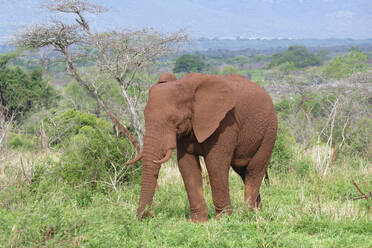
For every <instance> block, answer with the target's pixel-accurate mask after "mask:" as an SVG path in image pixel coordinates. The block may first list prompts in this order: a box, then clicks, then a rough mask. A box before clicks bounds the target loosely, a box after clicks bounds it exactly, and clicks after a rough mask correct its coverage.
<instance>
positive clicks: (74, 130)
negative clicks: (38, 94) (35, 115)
mask: <svg viewBox="0 0 372 248" xmlns="http://www.w3.org/2000/svg"><path fill="white" fill-rule="evenodd" d="M44 122H45V130H46V135H47V136H48V137H49V139H50V141H51V142H50V145H51V146H55V145H61V144H67V143H68V142H69V140H70V139H71V137H73V136H75V135H77V134H78V133H79V132H80V129H81V128H82V127H85V126H89V127H93V128H97V129H101V130H106V131H112V130H113V129H112V124H111V123H110V122H108V121H105V120H103V119H100V118H97V117H96V116H94V115H92V114H88V113H83V112H80V111H75V110H68V111H66V112H64V113H62V114H60V115H57V116H55V117H54V118H51V119H45V120H44Z"/></svg>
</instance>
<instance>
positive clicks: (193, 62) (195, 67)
mask: <svg viewBox="0 0 372 248" xmlns="http://www.w3.org/2000/svg"><path fill="white" fill-rule="evenodd" d="M204 67H205V63H204V61H203V59H202V57H201V56H200V55H191V54H184V55H182V56H181V57H179V58H178V59H177V60H176V64H175V65H174V68H173V72H174V73H178V72H201V71H202V70H203V69H204Z"/></svg>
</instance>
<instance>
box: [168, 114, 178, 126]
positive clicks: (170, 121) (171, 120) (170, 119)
mask: <svg viewBox="0 0 372 248" xmlns="http://www.w3.org/2000/svg"><path fill="white" fill-rule="evenodd" d="M168 121H169V123H171V124H172V125H176V124H177V117H176V116H175V115H171V116H169V118H168Z"/></svg>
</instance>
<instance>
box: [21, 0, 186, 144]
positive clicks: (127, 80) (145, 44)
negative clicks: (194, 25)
mask: <svg viewBox="0 0 372 248" xmlns="http://www.w3.org/2000/svg"><path fill="white" fill-rule="evenodd" d="M43 7H44V8H46V9H47V10H49V11H51V12H57V13H67V14H72V15H74V16H75V21H76V23H75V24H66V23H64V22H62V21H61V20H56V19H53V20H51V21H49V22H48V23H46V24H43V25H38V24H34V25H31V26H28V27H27V28H25V29H23V30H21V31H19V32H17V33H16V34H15V36H14V41H15V44H16V45H17V46H20V47H29V48H42V47H47V46H51V47H53V48H54V49H55V50H57V51H58V52H60V53H61V54H62V55H63V56H64V58H65V59H66V64H67V68H68V70H69V72H70V73H71V75H72V76H73V77H74V78H75V80H76V81H77V83H79V85H80V86H82V87H83V88H84V89H85V90H87V91H88V92H89V94H90V95H92V96H93V97H94V98H95V99H96V100H97V102H98V104H99V105H100V106H101V107H102V108H103V109H104V110H105V112H106V113H107V115H108V116H109V117H110V119H111V120H112V122H113V123H114V124H115V126H117V127H118V129H119V130H120V131H121V132H122V133H123V134H124V135H125V136H126V137H127V138H128V139H129V140H130V141H131V143H132V144H133V145H134V146H135V147H136V150H137V151H139V150H140V147H141V146H142V136H143V127H142V126H141V123H140V115H139V112H138V108H137V106H136V103H137V99H136V98H137V97H138V94H130V92H129V91H128V88H129V87H130V86H133V84H134V83H135V82H136V80H135V79H136V75H137V74H138V72H140V71H141V70H143V69H144V68H145V67H146V66H149V65H150V64H152V63H153V62H155V61H156V60H157V59H159V58H160V57H163V56H165V55H167V54H169V53H171V52H173V51H174V50H175V49H177V48H178V46H177V45H179V44H182V42H183V41H186V40H187V36H186V35H185V33H184V32H183V31H182V30H181V31H179V32H177V33H173V34H162V33H159V32H156V31H154V30H152V29H141V30H134V31H130V30H127V29H122V30H119V31H117V30H116V31H106V32H104V33H96V32H93V31H92V29H91V28H90V25H89V23H88V22H87V20H86V18H85V16H84V15H85V14H88V13H89V14H94V15H98V14H101V13H104V12H107V11H108V9H106V8H104V7H102V6H99V5H96V4H93V3H92V2H91V1H89V0H50V1H49V3H47V4H46V5H44V6H43ZM83 46H85V47H89V48H90V49H85V50H83V49H79V48H82V47H83ZM82 50H83V51H84V52H82ZM82 56H83V57H84V58H85V59H88V61H89V62H90V63H92V64H93V65H95V66H96V68H97V70H98V71H97V74H99V75H100V76H97V77H96V78H93V79H92V77H91V75H90V76H88V75H86V74H84V71H83V70H81V69H80V68H78V66H77V65H76V61H77V60H78V59H81V57H82ZM90 74H91V73H90ZM102 77H104V79H102ZM110 79H114V80H115V81H116V82H117V83H118V84H119V86H120V89H121V93H122V96H123V97H124V99H125V102H126V104H127V108H128V110H129V113H130V122H131V126H132V127H133V128H134V130H135V133H136V136H137V137H134V136H133V135H132V134H131V133H130V132H129V131H128V129H127V128H126V127H125V126H124V125H123V124H122V123H121V120H120V119H121V118H119V117H118V116H117V115H116V114H115V113H114V112H113V111H112V110H111V109H110V107H109V105H108V104H107V103H106V102H105V101H104V99H103V98H102V90H103V89H104V83H105V81H107V80H110ZM137 86H138V85H137ZM136 88H137V89H139V94H141V92H142V91H141V89H140V87H136Z"/></svg>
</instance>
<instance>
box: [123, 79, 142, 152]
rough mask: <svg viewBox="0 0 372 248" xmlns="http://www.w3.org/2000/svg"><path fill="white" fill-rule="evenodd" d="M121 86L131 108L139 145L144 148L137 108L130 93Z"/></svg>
mask: <svg viewBox="0 0 372 248" xmlns="http://www.w3.org/2000/svg"><path fill="white" fill-rule="evenodd" d="M120 86H121V91H122V93H123V96H124V97H125V100H127V103H128V106H129V112H130V115H131V119H132V125H133V127H134V130H135V132H136V134H137V137H138V141H139V145H140V147H142V146H143V141H142V140H143V134H142V130H141V126H140V122H139V118H138V114H137V111H136V108H135V106H134V104H133V102H132V99H131V97H130V96H129V94H128V91H127V90H126V89H125V87H124V85H123V84H121V85H120Z"/></svg>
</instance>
